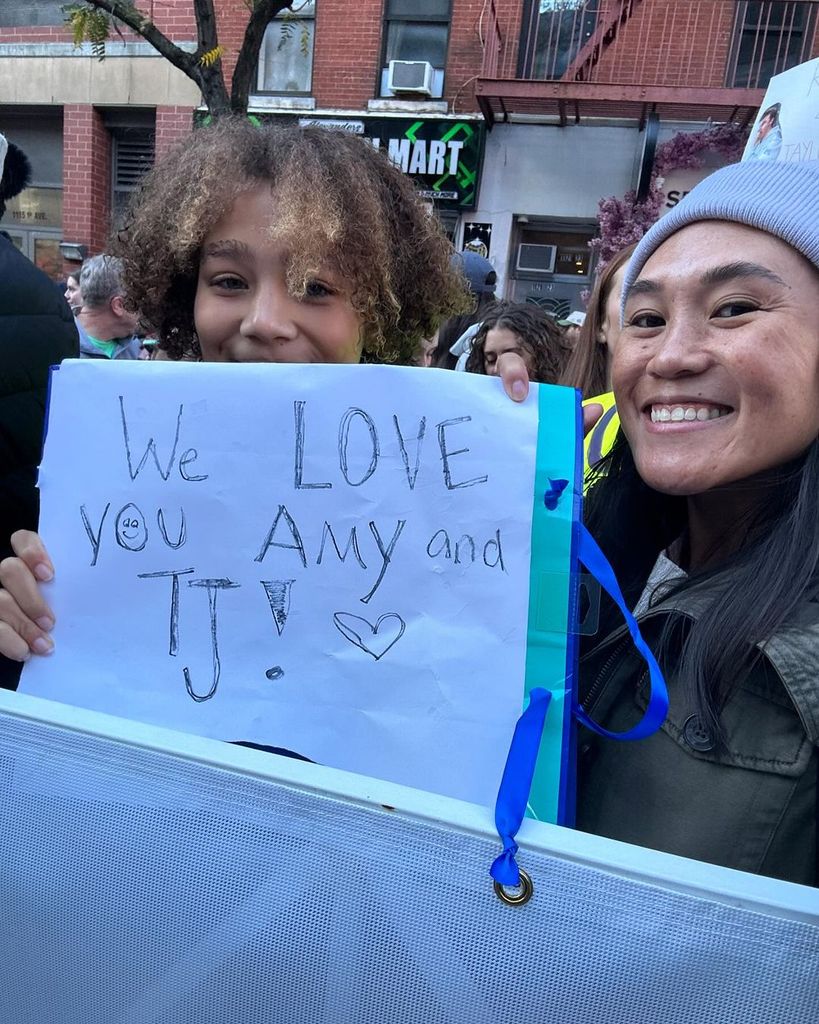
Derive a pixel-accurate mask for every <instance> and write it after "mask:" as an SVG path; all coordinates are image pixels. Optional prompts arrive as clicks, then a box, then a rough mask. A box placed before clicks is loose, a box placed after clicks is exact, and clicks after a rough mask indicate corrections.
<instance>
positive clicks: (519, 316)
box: [466, 302, 571, 384]
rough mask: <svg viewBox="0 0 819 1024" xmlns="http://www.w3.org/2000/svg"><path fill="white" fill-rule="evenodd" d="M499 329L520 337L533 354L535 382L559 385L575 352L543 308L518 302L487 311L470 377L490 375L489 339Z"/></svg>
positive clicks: (470, 364)
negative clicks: (477, 374)
mask: <svg viewBox="0 0 819 1024" xmlns="http://www.w3.org/2000/svg"><path fill="white" fill-rule="evenodd" d="M495 328H498V329H506V330H508V331H511V332H512V333H513V334H516V335H517V336H518V338H520V341H521V344H522V345H523V346H524V348H526V349H527V350H528V351H529V352H530V353H531V355H532V371H531V372H530V379H531V380H533V381H538V382H539V383H541V384H555V383H557V380H558V378H559V377H560V375H561V373H562V371H563V367H564V366H565V364H566V360H567V358H568V356H569V353H570V351H571V349H570V348H569V346H568V344H567V342H566V340H565V338H564V336H563V332H562V331H561V330H560V328H559V327H558V326H557V324H556V323H555V322H554V320H553V319H552V318H551V317H550V316H549V314H548V313H546V312H544V311H543V310H542V309H541V308H540V306H535V305H532V304H523V303H515V302H497V303H495V304H494V305H493V306H490V307H489V308H488V309H486V310H484V312H483V314H482V317H481V326H480V329H479V330H478V333H477V334H476V335H475V338H474V340H473V342H472V351H471V352H470V353H469V358H468V359H467V361H466V369H467V372H468V373H486V358H485V351H484V350H485V346H486V337H487V335H488V334H489V332H490V331H491V330H494V329H495Z"/></svg>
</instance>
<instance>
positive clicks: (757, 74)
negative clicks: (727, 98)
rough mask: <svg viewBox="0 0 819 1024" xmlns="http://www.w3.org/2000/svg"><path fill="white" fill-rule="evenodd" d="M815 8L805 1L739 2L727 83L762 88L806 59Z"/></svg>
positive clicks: (808, 53) (748, 0) (736, 86)
mask: <svg viewBox="0 0 819 1024" xmlns="http://www.w3.org/2000/svg"><path fill="white" fill-rule="evenodd" d="M816 7H817V5H816V4H815V3H808V2H806V0H761V2H750V0H739V2H738V3H737V6H736V15H735V18H734V33H733V39H732V44H731V55H730V57H729V61H728V75H727V84H728V85H729V86H733V87H734V88H738V89H764V88H765V86H767V84H768V82H769V81H770V79H771V78H772V76H773V75H778V74H779V73H780V72H781V71H785V70H786V69H787V68H791V67H794V66H795V65H796V64H801V63H802V62H803V61H806V60H808V59H809V58H810V52H811V42H812V40H813V33H814V29H815V27H816Z"/></svg>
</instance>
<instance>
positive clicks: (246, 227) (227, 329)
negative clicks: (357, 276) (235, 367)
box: [193, 185, 362, 363]
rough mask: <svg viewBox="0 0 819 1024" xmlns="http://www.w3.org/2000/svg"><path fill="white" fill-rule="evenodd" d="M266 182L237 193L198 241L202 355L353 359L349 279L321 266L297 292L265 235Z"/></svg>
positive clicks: (269, 214)
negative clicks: (295, 292) (220, 216)
mask: <svg viewBox="0 0 819 1024" xmlns="http://www.w3.org/2000/svg"><path fill="white" fill-rule="evenodd" d="M272 219H273V203H272V201H271V194H270V186H269V185H257V186H255V187H253V188H252V189H249V190H248V191H247V192H243V193H242V194H241V195H240V196H239V197H238V198H237V199H236V201H235V202H234V203H233V205H232V206H231V208H230V209H229V210H228V212H227V213H226V214H225V216H224V217H222V219H221V220H220V221H218V222H217V223H216V224H215V225H214V226H213V228H212V230H211V231H210V232H209V233H208V235H207V237H206V238H205V240H204V242H203V245H202V254H201V258H200V264H199V278H198V281H197V286H196V298H195V300H194V308H193V315H194V324H195V326H196V333H197V336H198V338H199V345H200V347H201V349H202V358H203V359H204V360H205V361H206V362H233V363H357V362H358V361H359V359H360V358H361V348H362V324H361V318H360V317H359V315H358V313H356V311H355V310H354V309H353V306H352V304H351V302H350V298H349V295H350V285H349V282H347V281H344V280H341V279H340V277H339V275H338V274H337V273H336V272H335V271H334V270H333V269H331V267H329V266H326V267H322V268H320V269H319V271H318V272H317V273H316V275H315V277H314V278H313V279H312V280H310V281H309V282H308V284H307V288H306V291H305V294H304V295H303V296H297V295H293V294H292V293H291V291H290V289H289V288H288V284H287V258H288V252H287V249H286V247H285V246H284V245H283V244H282V243H280V242H277V241H275V240H273V239H272V238H271V235H270V227H271V224H272Z"/></svg>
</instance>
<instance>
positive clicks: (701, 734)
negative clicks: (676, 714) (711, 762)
mask: <svg viewBox="0 0 819 1024" xmlns="http://www.w3.org/2000/svg"><path fill="white" fill-rule="evenodd" d="M682 737H683V740H684V742H685V743H686V744H687V745H688V746H689V747H691V749H692V750H696V751H699V753H701V754H704V753H705V752H706V751H708V750H713V749H714V741H713V739H711V736H710V734H709V733H708V732H706V730H705V729H704V728H703V727H702V724H701V723H700V720H699V717H698V716H697V715H690V716H689V717H688V718H687V719H686V720H685V724H684V725H683V728H682Z"/></svg>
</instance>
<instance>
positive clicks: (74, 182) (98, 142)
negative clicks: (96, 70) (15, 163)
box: [63, 104, 111, 254]
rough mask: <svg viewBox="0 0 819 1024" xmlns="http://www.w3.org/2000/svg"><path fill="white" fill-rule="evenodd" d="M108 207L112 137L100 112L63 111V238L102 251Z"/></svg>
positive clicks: (84, 108)
mask: <svg viewBox="0 0 819 1024" xmlns="http://www.w3.org/2000/svg"><path fill="white" fill-rule="evenodd" d="M110 207H111V137H110V134H109V132H108V130H107V129H106V127H105V125H104V124H103V121H102V117H101V116H100V113H99V111H97V110H95V109H94V108H93V107H89V106H85V105H79V104H77V105H67V106H65V107H64V108H63V238H64V239H65V240H66V241H69V242H81V243H82V244H83V245H87V246H88V249H89V253H90V254H94V253H98V252H102V251H103V250H104V249H105V247H106V244H107V240H108V216H109V210H110Z"/></svg>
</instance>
